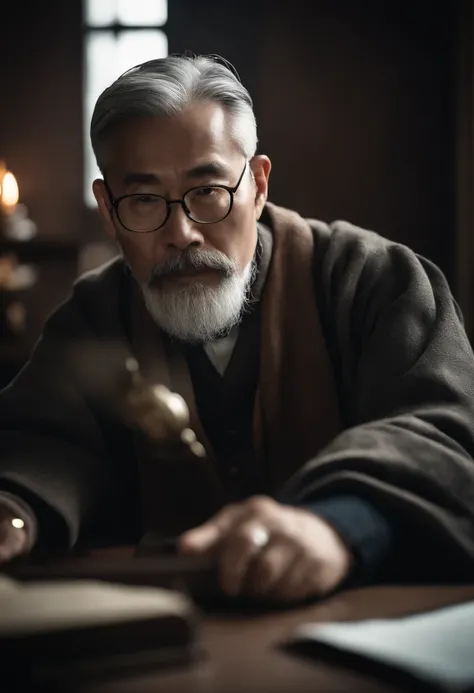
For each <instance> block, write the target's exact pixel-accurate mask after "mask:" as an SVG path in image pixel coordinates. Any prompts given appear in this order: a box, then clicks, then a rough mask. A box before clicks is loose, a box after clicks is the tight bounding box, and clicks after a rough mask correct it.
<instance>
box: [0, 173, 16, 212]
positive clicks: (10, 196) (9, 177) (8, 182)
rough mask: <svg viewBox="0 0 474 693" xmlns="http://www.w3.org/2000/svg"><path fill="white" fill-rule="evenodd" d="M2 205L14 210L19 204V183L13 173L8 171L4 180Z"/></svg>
mask: <svg viewBox="0 0 474 693" xmlns="http://www.w3.org/2000/svg"><path fill="white" fill-rule="evenodd" d="M1 194H2V198H1V199H2V204H3V205H4V206H5V207H7V208H10V209H13V208H14V207H15V205H16V204H17V202H18V198H19V191H18V183H17V182H16V178H15V176H14V175H13V173H10V171H7V173H5V175H4V176H3V180H2V193H1Z"/></svg>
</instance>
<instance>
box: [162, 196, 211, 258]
mask: <svg viewBox="0 0 474 693" xmlns="http://www.w3.org/2000/svg"><path fill="white" fill-rule="evenodd" d="M196 227H197V224H196V222H195V221H192V219H190V218H189V217H188V216H187V215H186V213H185V211H184V209H183V207H182V205H180V204H173V206H172V207H171V214H170V215H169V217H168V221H167V222H166V224H165V226H164V228H163V231H164V232H165V238H166V244H167V245H168V246H169V247H171V248H179V250H185V249H186V248H188V247H189V246H190V245H192V246H196V247H198V246H201V245H203V243H204V237H203V235H202V233H201V231H200V230H199V229H198V228H196Z"/></svg>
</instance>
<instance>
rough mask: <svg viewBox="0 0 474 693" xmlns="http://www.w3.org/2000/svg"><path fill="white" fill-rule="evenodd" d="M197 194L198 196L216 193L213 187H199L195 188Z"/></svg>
mask: <svg viewBox="0 0 474 693" xmlns="http://www.w3.org/2000/svg"><path fill="white" fill-rule="evenodd" d="M196 193H197V195H199V197H209V196H210V195H214V194H215V193H216V189H215V188H199V189H198V190H196Z"/></svg>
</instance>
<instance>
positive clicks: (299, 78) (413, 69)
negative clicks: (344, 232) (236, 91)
mask: <svg viewBox="0 0 474 693" xmlns="http://www.w3.org/2000/svg"><path fill="white" fill-rule="evenodd" d="M290 8H291V9H290ZM265 18H266V21H265V31H264V33H263V36H262V45H261V51H260V62H259V74H260V79H259V82H258V85H257V91H256V96H257V102H258V112H259V116H260V123H261V128H260V136H261V148H262V150H264V151H266V152H267V153H268V154H269V155H271V158H272V160H273V163H274V169H273V174H272V185H271V192H272V196H273V197H274V198H275V199H276V200H278V201H279V202H281V203H282V204H285V205H289V206H291V207H294V208H297V209H298V210H299V211H301V212H303V213H304V214H306V215H309V216H317V217H319V218H323V219H324V220H326V221H330V220H334V219H341V218H345V219H349V220H350V221H352V222H354V223H357V224H360V225H363V226H366V227H369V228H373V229H375V230H377V231H379V232H381V233H383V234H384V235H387V236H389V237H390V238H393V239H394V240H397V241H401V242H404V243H407V244H409V245H411V246H412V247H414V248H415V250H417V251H419V252H421V253H423V254H426V255H428V256H430V257H431V258H432V259H433V260H435V261H436V262H437V263H439V264H440V265H441V266H442V267H443V269H444V270H445V272H446V273H447V274H449V276H450V277H451V278H452V277H453V269H454V268H453V265H452V260H453V239H454V231H455V229H454V227H453V214H454V178H453V173H454V166H455V163H454V149H453V146H454V134H455V133H454V117H455V113H454V105H455V104H454V93H453V89H454V86H455V78H456V75H455V69H454V68H455V66H454V63H453V61H454V59H455V41H456V3H453V2H441V3H432V2H426V1H424V0H417V2H406V1H404V0H402V1H401V2H400V1H397V2H395V1H394V2H379V1H377V0H365V1H364V2H358V3H355V2H351V0H347V1H342V0H336V1H334V0H318V2H313V3H309V2H305V0H293V1H292V2H291V3H284V2H278V1H277V2H271V0H268V2H266V12H265Z"/></svg>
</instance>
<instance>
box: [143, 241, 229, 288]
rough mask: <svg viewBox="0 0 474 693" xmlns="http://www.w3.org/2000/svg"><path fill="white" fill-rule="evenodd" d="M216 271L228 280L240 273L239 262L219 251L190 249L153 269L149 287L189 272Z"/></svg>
mask: <svg viewBox="0 0 474 693" xmlns="http://www.w3.org/2000/svg"><path fill="white" fill-rule="evenodd" d="M206 269H208V270H214V271H217V272H220V273H221V274H222V276H223V277H224V278H226V279H228V278H230V277H233V276H234V275H235V274H236V273H238V272H239V271H240V267H239V264H238V262H236V261H235V260H233V259H232V258H230V257H228V256H227V255H225V253H222V252H220V251H219V250H196V249H194V248H189V249H188V250H184V251H182V252H180V253H177V254H176V255H173V256H171V257H170V258H168V260H165V262H161V263H159V264H157V265H155V267H154V268H153V270H152V271H151V273H150V276H149V278H148V285H149V286H153V285H156V284H159V283H160V281H161V280H162V279H166V278H167V277H172V276H173V275H174V274H180V273H183V272H186V271H187V270H206Z"/></svg>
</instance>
